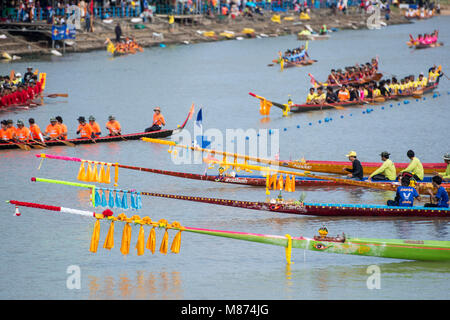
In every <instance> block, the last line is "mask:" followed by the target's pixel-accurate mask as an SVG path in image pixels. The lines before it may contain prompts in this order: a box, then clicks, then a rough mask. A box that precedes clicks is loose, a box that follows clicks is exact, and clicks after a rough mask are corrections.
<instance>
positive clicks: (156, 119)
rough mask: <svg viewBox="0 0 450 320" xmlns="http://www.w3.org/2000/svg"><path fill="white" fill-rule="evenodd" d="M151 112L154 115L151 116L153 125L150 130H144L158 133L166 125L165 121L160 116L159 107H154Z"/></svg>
mask: <svg viewBox="0 0 450 320" xmlns="http://www.w3.org/2000/svg"><path fill="white" fill-rule="evenodd" d="M153 111H155V113H154V114H153V125H152V126H151V127H150V128H147V129H145V132H151V131H159V130H161V128H162V126H165V125H166V121H165V120H164V117H163V115H162V114H161V109H160V108H159V107H156V108H155V109H153Z"/></svg>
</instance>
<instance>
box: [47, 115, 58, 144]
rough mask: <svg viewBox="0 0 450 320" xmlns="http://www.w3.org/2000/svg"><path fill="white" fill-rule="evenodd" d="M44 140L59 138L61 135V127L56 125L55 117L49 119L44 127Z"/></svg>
mask: <svg viewBox="0 0 450 320" xmlns="http://www.w3.org/2000/svg"><path fill="white" fill-rule="evenodd" d="M44 136H45V140H50V139H59V138H60V136H61V127H60V126H59V125H58V121H57V120H56V118H51V119H50V124H49V125H48V126H47V128H45V132H44Z"/></svg>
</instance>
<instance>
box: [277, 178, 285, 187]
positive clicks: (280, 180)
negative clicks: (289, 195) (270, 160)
mask: <svg viewBox="0 0 450 320" xmlns="http://www.w3.org/2000/svg"><path fill="white" fill-rule="evenodd" d="M283 184H284V181H283V175H282V174H281V175H280V177H279V178H278V182H277V189H278V190H283Z"/></svg>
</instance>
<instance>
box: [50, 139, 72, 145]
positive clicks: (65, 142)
mask: <svg viewBox="0 0 450 320" xmlns="http://www.w3.org/2000/svg"><path fill="white" fill-rule="evenodd" d="M54 139H55V140H56V141H59V142H62V143H64V144H65V145H66V146H68V147H75V144H73V143H72V142H69V141H66V140H61V139H58V138H54Z"/></svg>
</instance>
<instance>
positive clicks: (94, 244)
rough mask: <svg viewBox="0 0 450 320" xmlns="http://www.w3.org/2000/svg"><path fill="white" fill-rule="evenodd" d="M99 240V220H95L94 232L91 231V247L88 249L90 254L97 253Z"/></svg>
mask: <svg viewBox="0 0 450 320" xmlns="http://www.w3.org/2000/svg"><path fill="white" fill-rule="evenodd" d="M99 238H100V220H99V219H97V220H96V221H95V225H94V230H93V231H92V238H91V246H90V248H89V251H90V252H97V248H98V240H99Z"/></svg>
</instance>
